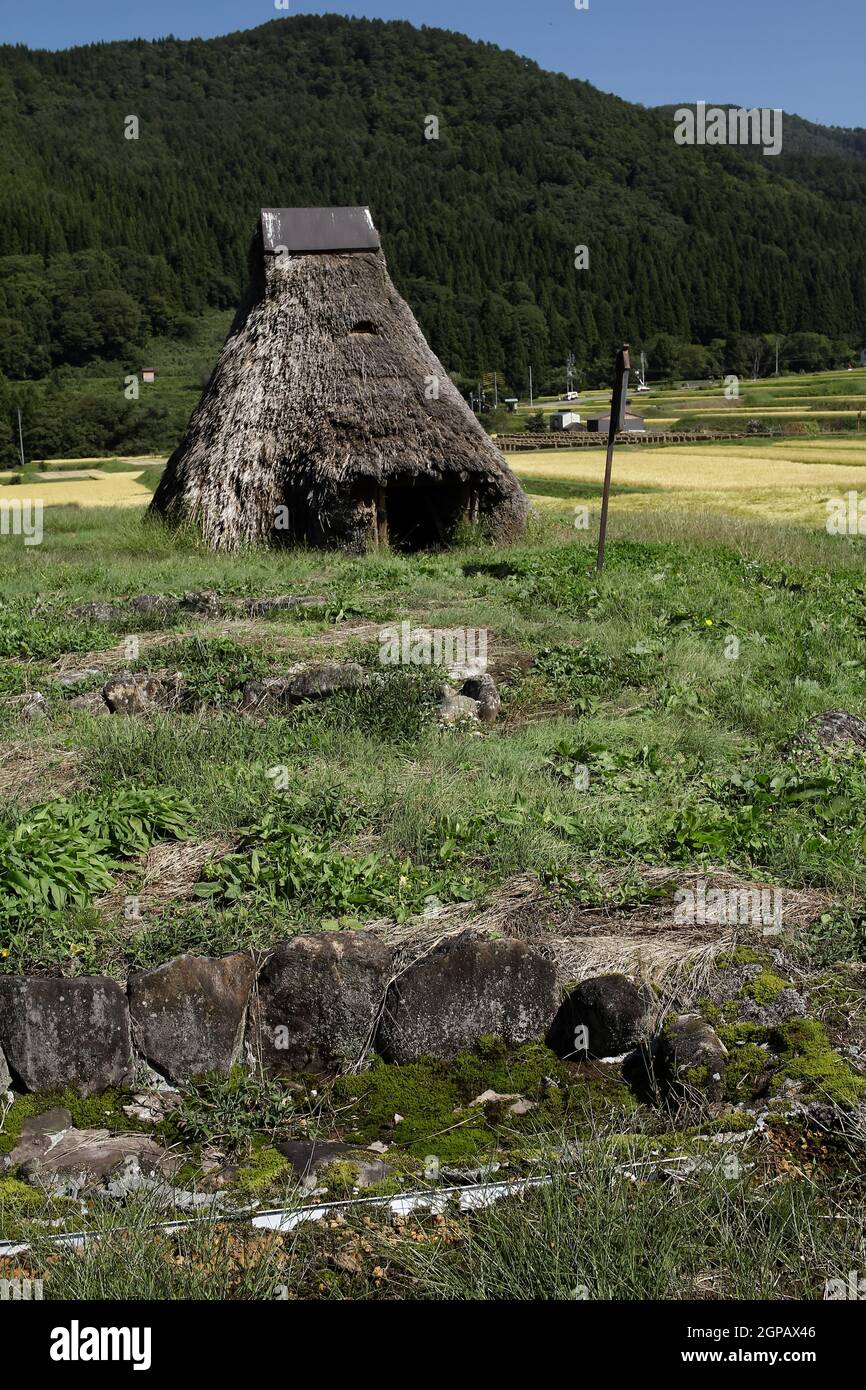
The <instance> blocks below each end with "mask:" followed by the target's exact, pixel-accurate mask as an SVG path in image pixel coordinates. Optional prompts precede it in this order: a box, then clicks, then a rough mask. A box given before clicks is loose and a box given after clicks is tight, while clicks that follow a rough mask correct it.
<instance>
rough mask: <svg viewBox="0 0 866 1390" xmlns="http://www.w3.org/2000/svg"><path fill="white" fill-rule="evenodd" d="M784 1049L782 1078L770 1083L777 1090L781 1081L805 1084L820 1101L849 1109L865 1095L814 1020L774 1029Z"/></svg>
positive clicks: (863, 1082)
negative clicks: (794, 1081)
mask: <svg viewBox="0 0 866 1390" xmlns="http://www.w3.org/2000/svg"><path fill="white" fill-rule="evenodd" d="M776 1037H777V1038H778V1039H780V1040H781V1042H782V1045H783V1047H784V1051H785V1056H784V1066H783V1069H782V1075H781V1076H779V1077H778V1078H774V1080H773V1086H772V1089H773V1091H774V1092H775V1091H777V1090H778V1089H779V1087H780V1086H781V1084H782V1082H783V1080H784V1079H785V1078H787V1077H792V1078H794V1079H796V1080H800V1081H805V1082H807V1083H808V1085H809V1086H810V1088H811V1089H812V1090H813V1091H814V1092H816V1093H817V1094H818V1095H820V1097H821V1099H823V1100H827V1101H830V1102H831V1103H832V1104H834V1105H840V1106H842V1107H843V1108H845V1109H850V1108H852V1107H853V1106H855V1105H856V1104H857V1102H858V1101H859V1100H860V1099H861V1098H862V1096H863V1094H864V1092H866V1079H864V1078H863V1077H862V1076H859V1075H858V1074H857V1073H856V1072H855V1071H854V1070H853V1069H852V1068H851V1067H850V1066H849V1065H848V1063H847V1062H846V1061H845V1060H844V1058H843V1057H841V1056H840V1055H839V1053H838V1052H837V1051H836V1049H835V1048H834V1047H833V1046H832V1045H831V1043H830V1040H829V1038H828V1037H827V1033H826V1030H825V1028H824V1025H823V1024H822V1023H819V1022H818V1020H817V1019H814V1018H793V1019H791V1020H790V1021H789V1022H788V1023H786V1024H784V1025H783V1026H782V1027H781V1028H779V1029H777V1030H776Z"/></svg>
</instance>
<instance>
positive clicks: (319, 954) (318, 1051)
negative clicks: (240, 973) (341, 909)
mask: <svg viewBox="0 0 866 1390" xmlns="http://www.w3.org/2000/svg"><path fill="white" fill-rule="evenodd" d="M391 959H392V956H391V952H390V950H389V949H388V948H387V947H386V946H383V945H382V943H381V942H380V941H375V940H373V938H372V937H367V936H362V935H361V934H360V933H355V932H327V933H322V934H320V935H317V936H298V937H295V938H294V940H293V941H288V942H286V943H285V944H284V945H282V946H278V947H277V948H276V950H275V951H274V952H273V954H272V955H271V957H270V958H269V960H268V961H267V963H266V964H265V966H264V968H263V969H262V972H261V974H260V975H259V979H258V987H257V989H256V997H255V999H254V1000H253V1003H252V1007H251V1009H250V1027H249V1033H248V1039H249V1049H250V1050H251V1051H252V1054H253V1057H254V1058H255V1059H256V1061H261V1062H262V1063H263V1064H264V1065H265V1066H266V1067H270V1068H271V1069H272V1070H275V1071H306V1070H310V1071H330V1070H333V1069H336V1068H338V1067H340V1066H341V1065H343V1064H344V1063H346V1062H348V1061H354V1060H355V1058H357V1057H358V1056H359V1055H360V1054H361V1052H362V1051H363V1049H364V1047H365V1045H366V1044H367V1043H368V1042H369V1041H370V1039H371V1037H372V1034H373V1031H374V1028H375V1025H376V1020H377V1018H378V1015H379V1011H380V1008H381V1004H382V998H383V996H384V993H385V989H386V987H387V984H388V980H389V977H390V970H391Z"/></svg>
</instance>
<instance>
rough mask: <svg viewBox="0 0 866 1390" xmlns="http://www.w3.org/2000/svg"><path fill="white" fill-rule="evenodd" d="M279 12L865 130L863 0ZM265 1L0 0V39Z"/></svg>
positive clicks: (669, 96)
mask: <svg viewBox="0 0 866 1390" xmlns="http://www.w3.org/2000/svg"><path fill="white" fill-rule="evenodd" d="M290 3H291V9H290V11H289V12H288V13H290V14H292V13H301V12H303V13H339V14H355V15H366V16H369V17H371V18H379V19H407V20H409V21H410V22H411V23H413V24H418V25H421V24H426V25H430V26H433V27H436V28H441V29H456V30H459V31H460V32H462V33H464V34H469V35H470V37H472V38H476V39H486V40H488V41H489V42H491V43H497V44H499V45H500V46H501V47H503V48H513V49H516V50H517V52H519V53H524V54H526V55H527V56H529V57H530V58H534V59H535V60H536V62H538V63H540V64H541V65H542V67H545V68H552V69H555V70H557V71H561V72H567V73H568V74H569V75H570V76H572V77H582V78H586V79H587V80H588V81H590V82H592V83H594V84H595V86H597V87H600V88H601V89H602V90H603V91H607V92H616V93H617V94H618V95H619V96H622V97H625V98H627V99H628V100H630V101H640V102H644V103H646V104H647V105H654V104H657V103H661V102H673V101H676V102H695V101H698V100H701V99H706V100H708V101H713V102H724V103H725V104H728V103H731V104H736V105H746V106H770V107H777V106H780V107H783V108H784V109H785V110H787V111H796V112H797V113H798V114H799V115H801V116H805V117H806V118H807V119H809V120H813V121H821V122H822V123H824V124H826V125H846V126H857V125H859V126H866V95H864V93H866V65H864V64H866V59H864V53H866V0H820V3H819V0H715V3H714V0H589V9H588V10H581V11H577V10H576V9H575V3H574V0H435V3H431V0H427V2H426V3H425V2H424V0H380V3H371V4H365V3H364V0H354V3H353V4H350V5H347V6H343V5H340V4H338V3H335V0H330V3H327V4H324V5H316V4H310V3H306V0H290ZM284 14H285V12H284V11H278V10H276V9H275V0H0V42H3V43H26V44H29V45H30V46H31V47H35V48H68V47H70V46H72V45H74V44H81V43H95V42H97V41H99V40H110V39H121V38H158V37H160V36H161V35H164V34H169V33H171V34H175V35H176V36H177V37H179V38H190V37H192V36H199V37H209V36H212V35H214V34H226V33H230V32H231V31H232V30H235V29H251V28H254V27H255V26H256V25H258V24H263V23H265V22H266V21H268V20H271V19H275V18H281V17H283V16H284Z"/></svg>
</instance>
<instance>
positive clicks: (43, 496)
mask: <svg viewBox="0 0 866 1390" xmlns="http://www.w3.org/2000/svg"><path fill="white" fill-rule="evenodd" d="M152 496H153V493H152V490H151V488H150V487H146V486H145V485H144V484H143V483H142V482H140V481H139V474H138V473H103V474H101V475H97V474H92V475H91V476H90V477H87V478H80V477H78V478H68V479H67V478H64V479H63V480H62V481H56V482H55V481H45V480H42V479H39V478H38V477H37V478H34V480H33V481H32V482H31V481H30V480H29V479H27V480H26V481H25V482H23V483H11V484H10V483H8V482H7V483H3V482H0V502H14V501H16V500H17V501H19V502H22V501H25V500H27V501H35V500H37V499H38V500H39V501H41V502H42V504H43V506H45V507H69V506H79V507H135V506H144V505H145V504H146V503H147V502H149V501H150V499H151V497H152Z"/></svg>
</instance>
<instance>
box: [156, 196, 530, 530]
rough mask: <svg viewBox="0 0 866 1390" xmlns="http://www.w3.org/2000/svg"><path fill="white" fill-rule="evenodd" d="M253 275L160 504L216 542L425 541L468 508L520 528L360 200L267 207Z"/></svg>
mask: <svg viewBox="0 0 866 1390" xmlns="http://www.w3.org/2000/svg"><path fill="white" fill-rule="evenodd" d="M282 238H285V240H282ZM320 246H321V247H322V249H316V248H318V247H320ZM251 271H252V279H251V284H250V288H249V290H248V293H247V296H246V299H245V300H244V302H243V304H242V305H241V308H240V309H239V311H238V313H237V316H236V318H235V321H234V323H233V325H232V327H231V330H230V332H229V336H228V338H227V339H226V343H225V346H224V348H223V350H222V354H221V356H220V359H219V362H218V364H217V368H216V371H215V372H214V375H213V377H212V379H211V382H210V384H209V386H208V388H207V390H206V391H205V394H204V396H203V397H202V399H201V401H200V402H199V404H198V406H197V407H196V410H195V412H194V413H193V416H192V419H191V420H190V423H189V425H188V427H187V431H186V434H185V435H184V438H183V440H182V442H181V444H180V446H179V448H178V449H177V450H176V451H175V453H174V454H173V455H172V457H171V458H170V459H169V461H168V465H167V467H166V470H165V473H164V475H163V477H162V480H161V482H160V484H159V487H158V489H157V492H156V495H155V497H154V501H153V509H154V510H155V511H157V512H159V513H161V514H162V515H163V516H165V517H166V519H168V520H170V521H173V522H174V521H183V520H188V521H192V522H194V523H195V524H196V525H198V526H199V527H200V528H201V530H202V532H203V534H204V537H205V539H206V541H207V542H208V543H209V544H210V545H211V546H212V547H213V548H214V549H222V550H232V549H236V548H238V547H239V546H242V545H244V544H246V543H250V542H256V541H259V542H261V541H269V542H272V543H283V544H284V543H286V542H287V541H291V540H300V541H309V542H310V543H313V544H332V545H342V546H346V547H348V548H350V549H355V550H362V549H366V548H368V547H370V546H375V545H376V544H378V543H379V542H380V541H382V540H384V539H385V538H386V537H388V538H389V539H390V540H391V542H392V543H395V544H398V545H400V544H405V545H409V546H411V545H413V544H427V543H436V542H437V541H438V542H442V541H447V539H448V538H449V536H450V534H451V533H452V531H453V530H454V528H455V527H456V526H457V524H458V523H459V522H460V521H461V520H463V519H468V520H471V521H486V523H487V525H488V527H489V530H490V532H491V533H492V535H493V536H494V537H495V538H497V539H500V540H502V541H511V540H514V539H515V538H516V537H517V536H519V535H520V533H521V532H522V530H523V527H524V524H525V520H526V513H527V502H526V497H525V495H524V493H523V491H522V490H521V488H520V485H519V484H518V482H517V481H516V479H515V478H514V476H513V475H512V473H511V472H510V470H509V468H508V466H507V465H506V463H505V460H504V459H503V458H502V455H501V454H500V453H499V451H498V450H497V449H496V447H495V446H494V444H493V443H492V441H491V440H490V439H489V437H488V436H487V434H485V432H484V430H483V429H482V428H481V426H480V425H479V423H478V421H477V420H476V419H475V416H474V415H473V414H472V412H471V411H470V409H469V407H468V406H467V405H466V403H465V401H464V400H463V398H462V396H461V395H460V393H459V392H458V391H457V389H456V388H455V387H454V386H453V384H452V383H451V381H450V380H449V378H448V376H447V374H446V372H445V369H444V368H443V366H442V364H441V363H440V362H439V360H438V358H436V357H435V356H434V354H433V353H432V351H431V350H430V348H429V346H428V345H427V343H426V341H425V339H424V337H423V335H422V333H421V330H420V328H419V327H418V324H417V323H416V322H415V318H414V316H413V314H412V311H411V309H410V308H409V306H408V305H407V304H406V302H405V301H404V300H403V299H401V297H400V295H399V294H398V293H397V291H396V289H395V287H394V285H393V284H392V282H391V278H390V276H389V275H388V271H387V268H386V265H385V259H384V256H383V254H382V251H381V249H379V242H378V236H377V235H376V232H375V229H374V228H373V224H372V221H371V219H370V215H369V212H367V210H366V209H266V210H265V211H264V212H263V214H262V221H261V222H260V224H259V228H258V231H257V234H256V237H255V238H254V241H253V248H252V253H251Z"/></svg>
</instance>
